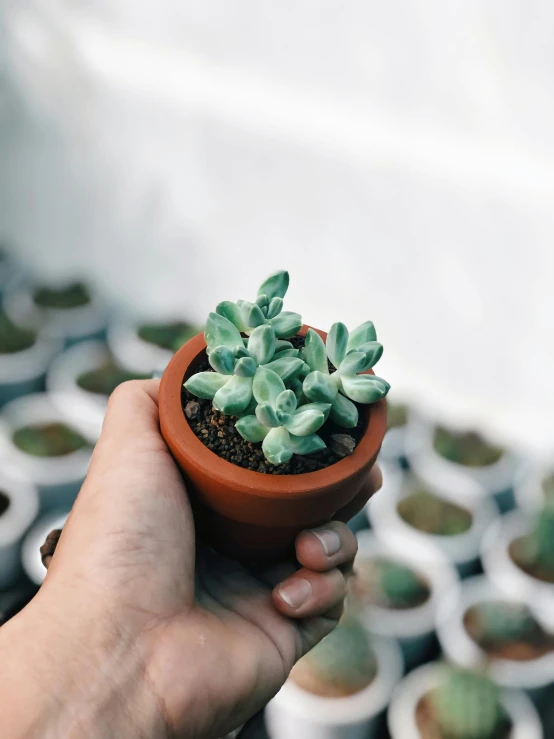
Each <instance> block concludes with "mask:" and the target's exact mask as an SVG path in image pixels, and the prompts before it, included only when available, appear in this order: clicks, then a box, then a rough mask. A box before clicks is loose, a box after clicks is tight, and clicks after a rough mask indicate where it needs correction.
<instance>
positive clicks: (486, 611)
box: [475, 601, 536, 642]
mask: <svg viewBox="0 0 554 739" xmlns="http://www.w3.org/2000/svg"><path fill="white" fill-rule="evenodd" d="M475 615H476V618H477V623H478V626H479V630H480V632H481V637H482V639H483V641H485V642H508V641H517V640H520V639H524V638H525V637H526V636H528V635H529V634H532V633H533V631H534V630H535V627H536V621H535V619H534V618H533V616H532V614H531V612H530V611H529V609H528V608H527V606H526V605H525V604H523V603H510V602H509V601H486V602H484V603H480V604H479V606H477V607H476V610H475Z"/></svg>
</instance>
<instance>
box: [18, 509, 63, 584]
mask: <svg viewBox="0 0 554 739" xmlns="http://www.w3.org/2000/svg"><path fill="white" fill-rule="evenodd" d="M68 516H69V509H67V508H66V509H65V510H64V509H62V508H60V509H58V510H56V511H50V512H49V513H45V514H44V515H43V516H41V517H40V518H39V519H38V521H37V522H36V524H35V525H34V526H33V528H32V529H31V530H30V531H29V533H28V534H27V536H26V537H25V539H24V541H23V547H22V549H21V561H22V563H23V569H24V570H25V573H26V575H27V577H28V578H29V580H31V582H33V583H35V585H41V584H42V581H43V580H44V578H45V577H46V567H45V566H44V564H43V561H42V555H41V547H42V546H43V544H44V542H45V541H46V539H47V537H48V536H49V535H50V534H52V533H53V532H55V531H61V530H62V529H63V527H64V525H65V522H66V521H67V517H68Z"/></svg>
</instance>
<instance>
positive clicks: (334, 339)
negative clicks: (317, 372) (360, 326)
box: [326, 323, 348, 369]
mask: <svg viewBox="0 0 554 739" xmlns="http://www.w3.org/2000/svg"><path fill="white" fill-rule="evenodd" d="M347 344H348V329H347V328H346V326H345V325H344V323H334V324H333V325H332V326H331V328H330V329H329V333H328V334H327V344H326V346H327V356H328V357H329V359H330V360H331V364H333V365H334V367H336V369H338V368H339V365H340V363H341V362H342V360H343V359H344V357H345V354H346V345H347Z"/></svg>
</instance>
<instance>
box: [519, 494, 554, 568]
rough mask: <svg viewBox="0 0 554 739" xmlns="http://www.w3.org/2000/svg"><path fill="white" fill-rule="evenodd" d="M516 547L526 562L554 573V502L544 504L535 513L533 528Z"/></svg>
mask: <svg viewBox="0 0 554 739" xmlns="http://www.w3.org/2000/svg"><path fill="white" fill-rule="evenodd" d="M518 548H519V550H520V554H521V556H522V558H523V559H524V560H525V561H526V562H527V563H529V564H533V565H535V566H538V567H539V568H542V569H544V570H546V571H547V572H550V573H554V504H552V503H550V504H547V505H545V506H544V508H543V509H542V510H541V511H540V512H539V513H538V514H537V517H536V519H535V524H534V526H533V528H532V529H531V531H530V532H529V534H527V536H525V537H523V539H521V540H520V546H519V547H518Z"/></svg>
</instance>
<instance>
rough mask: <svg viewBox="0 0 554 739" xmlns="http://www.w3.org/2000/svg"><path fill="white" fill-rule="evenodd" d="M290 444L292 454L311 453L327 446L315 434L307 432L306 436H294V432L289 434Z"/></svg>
mask: <svg viewBox="0 0 554 739" xmlns="http://www.w3.org/2000/svg"><path fill="white" fill-rule="evenodd" d="M290 445H291V447H292V451H293V452H294V454H313V453H314V452H319V451H320V449H325V447H326V446H327V445H326V444H325V442H324V441H323V439H322V438H321V437H320V436H318V435H317V434H308V436H294V434H291V435H290Z"/></svg>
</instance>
